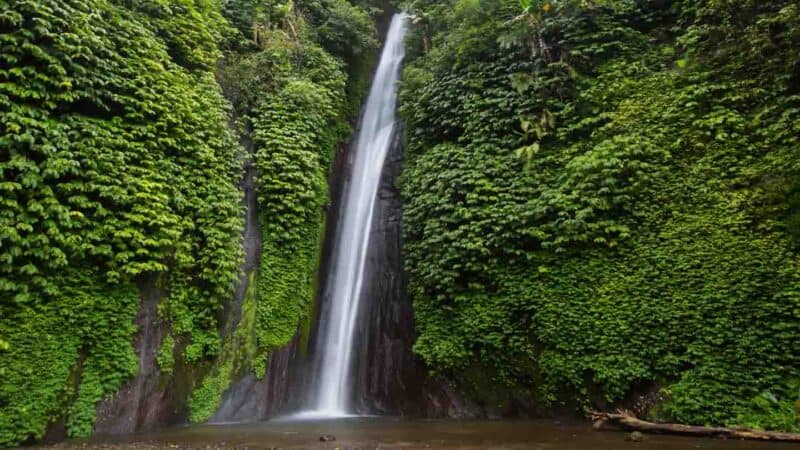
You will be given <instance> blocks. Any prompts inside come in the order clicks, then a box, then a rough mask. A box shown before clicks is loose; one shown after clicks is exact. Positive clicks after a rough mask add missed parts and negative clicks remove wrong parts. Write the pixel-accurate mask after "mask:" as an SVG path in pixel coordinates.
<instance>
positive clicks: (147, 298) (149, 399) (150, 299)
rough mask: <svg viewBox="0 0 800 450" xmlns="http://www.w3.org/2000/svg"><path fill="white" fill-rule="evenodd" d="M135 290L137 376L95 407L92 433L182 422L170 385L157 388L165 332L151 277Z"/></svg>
mask: <svg viewBox="0 0 800 450" xmlns="http://www.w3.org/2000/svg"><path fill="white" fill-rule="evenodd" d="M139 291H140V296H141V300H140V305H139V313H138V315H137V317H136V325H137V326H138V329H139V332H138V334H137V336H136V340H135V341H134V348H135V350H136V355H137V356H138V357H139V373H138V374H137V375H136V377H135V378H134V379H132V380H130V381H129V382H127V383H125V385H123V387H122V388H121V389H120V390H119V391H118V392H117V393H116V394H115V395H113V396H111V397H110V398H107V399H105V400H103V401H101V402H100V404H99V405H98V406H97V420H96V421H95V425H94V433H95V434H123V433H132V432H134V431H140V430H146V429H152V428H155V427H157V426H162V425H165V424H168V423H171V422H179V421H181V419H182V417H180V416H181V414H180V412H178V411H176V409H179V408H177V405H176V404H175V403H176V401H175V397H174V395H173V394H174V392H170V391H169V389H168V388H169V387H171V386H161V385H160V377H161V373H160V370H159V368H158V364H156V353H157V352H158V348H159V346H160V344H161V339H162V338H163V337H164V335H165V333H166V331H167V330H166V327H165V326H164V325H163V324H161V323H160V322H159V320H158V312H157V306H158V302H159V300H160V299H161V297H162V295H163V293H162V292H161V291H160V290H159V289H158V287H157V286H156V279H155V277H152V278H149V279H146V280H143V281H141V282H140V283H139ZM165 388H166V389H165Z"/></svg>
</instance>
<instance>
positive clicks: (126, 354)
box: [0, 0, 242, 444]
mask: <svg viewBox="0 0 800 450" xmlns="http://www.w3.org/2000/svg"><path fill="white" fill-rule="evenodd" d="M0 8H1V9H2V11H1V12H0V22H2V28H3V39H2V41H1V42H0V58H2V60H3V62H4V64H3V66H2V69H1V70H0V105H2V106H1V107H0V124H1V125H0V135H1V136H2V137H0V155H2V156H0V176H2V180H0V186H1V187H0V189H2V190H3V194H2V197H1V198H2V200H1V201H2V203H1V204H0V230H2V231H1V232H0V260H2V264H0V291H2V294H1V295H2V302H1V303H0V316H1V317H2V318H3V321H2V324H1V326H0V335H1V336H3V339H4V340H7V343H8V346H9V350H8V352H4V353H3V354H2V356H0V357H2V362H1V363H0V367H1V368H2V371H3V373H4V377H3V388H2V393H0V398H1V400H0V408H2V411H0V417H2V419H0V444H15V443H17V442H20V441H24V440H26V439H27V438H28V437H30V436H32V437H39V436H41V435H42V433H43V432H44V430H45V428H46V427H47V426H48V425H49V424H50V423H51V422H53V421H54V420H55V419H57V418H58V417H61V416H65V418H66V423H67V427H68V431H69V433H70V434H71V435H73V436H78V435H80V436H84V435H87V434H88V433H89V432H90V431H91V429H92V425H93V422H94V406H95V404H96V403H97V401H99V400H100V399H101V398H102V397H103V396H104V395H107V394H110V393H112V392H114V391H115V390H116V389H117V388H119V387H120V385H121V384H122V382H123V381H125V379H127V378H128V377H130V376H131V375H133V374H134V372H135V367H136V362H135V358H133V350H132V347H131V340H132V335H133V333H134V331H135V328H134V326H133V319H134V317H135V313H136V307H137V304H138V301H137V298H136V295H135V293H134V290H133V288H132V286H133V285H134V283H135V281H136V280H140V279H142V278H143V277H145V276H150V275H151V274H154V273H161V274H162V275H161V277H160V278H161V282H160V283H161V285H162V286H161V287H162V288H163V289H164V291H166V292H167V293H168V295H167V297H166V300H165V301H164V303H163V304H162V305H160V311H161V313H162V315H163V317H164V318H165V319H167V320H168V321H170V322H171V323H173V325H174V330H173V333H174V335H175V337H176V338H179V339H185V340H188V341H189V342H188V347H187V353H186V357H187V359H188V360H198V359H200V358H204V357H208V356H210V355H213V354H214V353H215V352H216V351H217V349H218V347H219V342H218V341H219V337H218V336H217V326H218V324H217V317H216V316H217V313H218V312H219V311H220V309H221V306H222V304H223V302H224V301H227V300H228V298H229V297H230V294H231V293H232V287H233V283H234V282H235V281H236V280H237V279H238V274H239V266H240V261H241V248H240V247H241V244H240V236H241V230H242V214H241V206H240V193H239V190H238V187H237V183H238V181H239V178H240V174H241V166H240V164H241V161H240V157H239V156H240V155H239V151H240V150H239V147H238V145H237V144H236V142H235V140H234V137H233V135H232V133H231V132H230V130H229V129H228V127H227V106H226V103H225V101H224V100H223V98H222V95H221V92H220V89H219V87H218V86H217V84H216V82H215V80H214V77H213V74H211V73H210V72H209V71H208V70H206V69H208V68H210V67H212V66H213V63H214V61H215V60H216V58H217V55H218V54H219V51H218V50H217V42H216V41H217V40H218V39H219V36H220V34H221V33H222V32H223V31H222V30H223V28H224V26H223V25H222V24H221V23H218V22H219V17H220V16H219V13H217V12H215V11H216V10H215V9H214V8H215V7H214V6H213V2H206V1H200V2H194V1H192V2H189V1H187V2H158V1H152V2H127V1H108V0H68V1H61V0H59V1H55V0H31V1H21V2H11V3H9V2H4V3H2V4H0ZM78 268H80V269H78ZM120 291H123V292H124V294H121V293H119V292H120ZM12 318H13V320H12ZM26 355H29V356H26ZM40 367H46V368H47V369H46V370H41V371H37V372H36V373H32V370H33V369H34V368H40Z"/></svg>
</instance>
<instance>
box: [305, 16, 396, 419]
mask: <svg viewBox="0 0 800 450" xmlns="http://www.w3.org/2000/svg"><path fill="white" fill-rule="evenodd" d="M405 22H406V16H405V15H404V14H395V15H394V17H392V21H391V24H390V26H389V31H388V33H387V36H386V43H385V44H384V48H383V51H382V53H381V57H380V62H379V63H378V69H377V71H376V73H375V78H374V79H373V81H372V86H371V87H370V92H369V96H368V97H367V103H366V107H365V109H364V112H363V116H362V118H361V123H360V126H359V132H358V136H357V139H356V146H355V155H354V161H353V165H352V170H351V172H350V174H349V178H348V179H347V185H346V187H345V191H344V193H343V195H344V197H343V202H342V212H341V216H340V224H339V227H338V236H336V242H335V244H334V247H333V248H334V255H333V257H332V264H331V266H330V269H329V271H330V273H329V276H328V277H327V282H328V285H327V290H326V292H328V293H329V295H330V297H329V308H328V309H327V310H326V312H325V313H324V314H323V315H322V316H321V317H320V318H319V320H320V324H321V326H322V327H321V329H320V333H319V336H318V339H319V342H320V345H319V346H318V348H319V349H320V351H321V353H320V354H319V355H318V358H319V360H318V363H317V365H316V369H317V373H316V375H315V380H313V383H312V386H311V398H310V402H309V403H310V404H309V405H308V406H309V411H306V412H304V413H301V415H304V416H316V417H339V416H345V415H348V413H351V412H352V411H351V410H350V397H351V392H352V387H353V386H352V378H353V377H352V376H351V374H350V372H351V368H352V356H353V354H354V352H353V345H354V334H355V328H356V320H357V318H358V313H359V310H360V308H359V304H360V302H361V301H362V299H361V290H362V284H363V278H364V264H365V260H366V256H367V246H368V243H369V235H370V228H371V226H372V215H373V210H374V206H375V197H376V194H377V191H378V184H379V182H380V178H381V171H382V169H383V164H384V160H385V158H386V153H387V151H388V149H389V146H390V144H391V140H392V135H393V132H394V127H395V106H396V104H397V81H398V78H399V76H400V67H401V64H402V60H403V44H404V36H405V30H406V24H405Z"/></svg>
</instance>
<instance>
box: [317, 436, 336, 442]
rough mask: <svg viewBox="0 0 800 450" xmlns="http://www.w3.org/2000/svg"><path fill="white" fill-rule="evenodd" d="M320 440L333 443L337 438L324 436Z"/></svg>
mask: <svg viewBox="0 0 800 450" xmlns="http://www.w3.org/2000/svg"><path fill="white" fill-rule="evenodd" d="M319 440H320V441H321V442H332V441H335V440H336V436H334V435H332V434H323V435H322V436H320V437H319Z"/></svg>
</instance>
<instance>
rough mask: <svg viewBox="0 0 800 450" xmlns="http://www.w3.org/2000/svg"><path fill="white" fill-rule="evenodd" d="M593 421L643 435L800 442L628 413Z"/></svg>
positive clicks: (794, 436)
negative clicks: (663, 421) (652, 418)
mask: <svg viewBox="0 0 800 450" xmlns="http://www.w3.org/2000/svg"><path fill="white" fill-rule="evenodd" d="M587 414H588V416H589V417H591V418H592V420H595V421H600V423H601V426H595V429H603V426H602V425H604V424H612V425H617V426H619V427H620V428H623V429H625V430H628V431H641V432H643V433H661V434H679V435H684V436H707V437H717V438H727V439H753V440H759V441H782V442H800V433H783V432H777V431H757V430H751V429H747V428H726V427H704V426H699V425H683V424H678V423H656V422H648V421H646V420H641V419H639V418H637V417H636V416H634V415H633V414H631V413H629V412H627V411H617V412H616V413H608V412H600V411H589V412H588V413H587Z"/></svg>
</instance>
